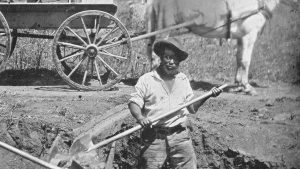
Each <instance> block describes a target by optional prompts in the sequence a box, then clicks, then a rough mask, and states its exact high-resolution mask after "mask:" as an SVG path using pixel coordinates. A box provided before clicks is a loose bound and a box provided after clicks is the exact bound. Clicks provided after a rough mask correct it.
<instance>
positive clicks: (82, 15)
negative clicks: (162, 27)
mask: <svg viewBox="0 0 300 169" xmlns="http://www.w3.org/2000/svg"><path fill="white" fill-rule="evenodd" d="M10 1H11V0H10ZM10 1H9V0H8V1H5V2H3V1H0V52H1V53H0V66H1V69H3V68H4V67H5V63H6V62H7V60H8V58H9V57H10V56H11V54H12V52H13V50H14V48H15V45H16V41H17V37H31V38H43V39H52V40H53V42H52V43H53V44H52V53H53V56H52V57H53V59H52V60H53V63H54V65H55V68H56V70H57V72H58V74H59V75H60V76H61V77H62V79H63V80H64V81H65V82H66V83H68V84H69V85H70V86H71V87H73V88H75V89H78V90H103V89H106V88H109V87H111V86H112V85H114V84H116V83H117V82H119V81H120V80H121V79H122V78H123V77H124V76H125V74H126V72H127V71H128V70H129V68H130V64H131V61H132V60H131V41H130V36H129V34H128V32H127V30H126V28H125V27H124V26H123V24H122V23H121V22H120V21H119V20H118V19H117V18H116V17H114V16H113V15H114V14H115V13H116V11H117V6H116V5H115V4H114V3H113V2H112V0H97V1H95V0H76V1H74V0H72V1H70V0H60V1H57V0H56V1H55V0H47V2H45V0H44V1H41V0H39V1H37V2H30V1H29V0H18V1H16V0H15V1H14V2H10ZM18 29H34V30H47V29H55V34H54V35H43V34H28V33H19V32H18ZM36 32H38V31H36ZM120 40H122V43H117V45H112V44H113V43H114V42H115V41H120ZM1 69H0V70H1Z"/></svg>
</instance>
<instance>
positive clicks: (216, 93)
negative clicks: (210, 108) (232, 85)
mask: <svg viewBox="0 0 300 169" xmlns="http://www.w3.org/2000/svg"><path fill="white" fill-rule="evenodd" d="M210 91H211V92H212V97H217V96H219V95H220V93H222V92H223V90H221V89H219V88H216V87H213V88H212V89H211V90H210Z"/></svg>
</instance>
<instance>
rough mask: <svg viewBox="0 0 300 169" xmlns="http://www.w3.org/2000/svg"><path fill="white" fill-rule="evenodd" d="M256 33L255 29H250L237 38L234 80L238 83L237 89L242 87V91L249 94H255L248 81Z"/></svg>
mask: <svg viewBox="0 0 300 169" xmlns="http://www.w3.org/2000/svg"><path fill="white" fill-rule="evenodd" d="M257 33H258V32H257V31H252V32H250V33H248V34H246V35H245V36H243V37H242V38H240V39H238V40H237V41H238V42H237V54H236V60H237V70H236V77H235V82H236V83H237V84H238V86H239V90H240V89H243V90H242V91H244V92H245V93H247V94H250V95H256V94H257V93H256V91H255V89H254V88H253V87H252V86H251V85H250V84H249V81H248V75H249V67H250V63H251V55H252V51H253V47H254V43H255V41H256V39H257ZM241 87H242V88H241Z"/></svg>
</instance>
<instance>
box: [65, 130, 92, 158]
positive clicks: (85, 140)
mask: <svg viewBox="0 0 300 169" xmlns="http://www.w3.org/2000/svg"><path fill="white" fill-rule="evenodd" d="M93 145H94V143H93V141H92V137H91V135H90V134H86V135H84V136H82V137H80V138H79V139H77V140H75V141H74V143H73V144H72V145H71V147H70V150H69V153H70V155H72V156H73V155H76V154H78V153H80V152H84V151H87V150H88V149H89V148H90V147H92V146H93Z"/></svg>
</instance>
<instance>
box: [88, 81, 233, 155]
mask: <svg viewBox="0 0 300 169" xmlns="http://www.w3.org/2000/svg"><path fill="white" fill-rule="evenodd" d="M227 86H228V85H227V84H224V85H222V86H220V87H218V88H219V89H220V90H223V89H224V88H225V87H227ZM212 94H213V93H212V91H209V92H207V93H205V94H204V95H202V96H199V97H197V98H195V99H193V100H191V101H189V102H187V103H185V104H184V105H182V106H179V107H178V108H176V109H173V110H171V111H169V112H167V113H164V114H163V115H161V116H158V117H156V118H154V119H152V120H151V122H152V123H154V122H156V121H158V120H160V119H163V118H165V117H167V116H169V115H171V114H173V113H175V112H177V111H179V110H181V109H183V108H185V107H187V106H189V105H191V104H193V103H195V102H197V101H200V100H202V99H205V98H208V97H211V96H212ZM141 128H142V126H141V125H140V124H139V125H137V126H135V127H132V128H131V129H128V130H126V131H124V132H122V133H120V134H117V135H115V136H113V137H111V138H109V139H106V140H103V141H101V142H99V143H97V144H95V145H93V146H91V147H90V148H89V149H88V150H87V151H91V150H94V149H96V148H98V147H101V146H104V145H106V144H109V143H111V142H113V141H115V140H118V139H120V138H122V137H124V136H127V135H129V134H131V133H133V132H135V131H137V130H139V129H141Z"/></svg>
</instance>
